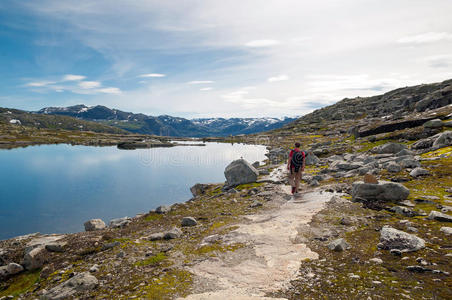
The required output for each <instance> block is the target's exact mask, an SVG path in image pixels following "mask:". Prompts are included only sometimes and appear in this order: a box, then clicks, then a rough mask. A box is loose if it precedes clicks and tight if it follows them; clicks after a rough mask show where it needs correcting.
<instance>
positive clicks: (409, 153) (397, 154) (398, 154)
mask: <svg viewBox="0 0 452 300" xmlns="http://www.w3.org/2000/svg"><path fill="white" fill-rule="evenodd" d="M406 155H410V156H412V155H413V151H410V150H408V149H403V150H402V151H400V152H397V153H396V156H406Z"/></svg>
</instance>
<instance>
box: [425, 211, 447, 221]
mask: <svg viewBox="0 0 452 300" xmlns="http://www.w3.org/2000/svg"><path fill="white" fill-rule="evenodd" d="M427 219H429V220H436V221H440V222H452V216H449V215H446V214H443V213H440V212H439V211H433V210H432V211H431V212H430V214H429V215H428V217H427Z"/></svg>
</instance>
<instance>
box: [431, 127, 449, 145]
mask: <svg viewBox="0 0 452 300" xmlns="http://www.w3.org/2000/svg"><path fill="white" fill-rule="evenodd" d="M451 145H452V131H445V132H443V133H440V134H439V135H438V137H437V138H436V139H435V141H434V142H433V147H434V148H442V147H446V146H451Z"/></svg>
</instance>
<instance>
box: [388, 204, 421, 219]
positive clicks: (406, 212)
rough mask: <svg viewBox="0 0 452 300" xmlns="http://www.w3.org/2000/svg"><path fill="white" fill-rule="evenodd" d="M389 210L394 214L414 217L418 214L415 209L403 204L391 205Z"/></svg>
mask: <svg viewBox="0 0 452 300" xmlns="http://www.w3.org/2000/svg"><path fill="white" fill-rule="evenodd" d="M389 210H390V211H392V212H394V213H396V214H399V215H404V216H407V217H414V216H417V215H418V214H417V213H416V212H415V211H413V210H411V209H409V208H407V207H403V206H393V207H391V208H390V209H389Z"/></svg>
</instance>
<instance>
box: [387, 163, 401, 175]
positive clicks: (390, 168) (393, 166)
mask: <svg viewBox="0 0 452 300" xmlns="http://www.w3.org/2000/svg"><path fill="white" fill-rule="evenodd" d="M386 170H388V172H391V173H397V172H400V171H402V167H401V166H400V165H399V164H398V163H395V162H390V163H389V164H388V165H387V166H386Z"/></svg>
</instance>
